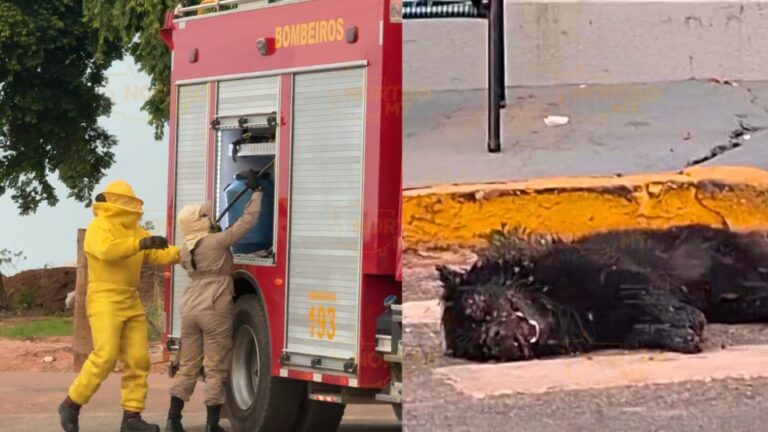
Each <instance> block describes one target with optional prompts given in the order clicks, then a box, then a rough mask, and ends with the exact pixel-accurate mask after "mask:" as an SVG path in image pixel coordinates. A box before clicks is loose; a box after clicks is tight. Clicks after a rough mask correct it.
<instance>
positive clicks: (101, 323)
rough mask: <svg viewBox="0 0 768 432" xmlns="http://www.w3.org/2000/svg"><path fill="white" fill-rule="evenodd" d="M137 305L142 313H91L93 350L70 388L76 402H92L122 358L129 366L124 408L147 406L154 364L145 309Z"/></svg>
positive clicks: (124, 380)
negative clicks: (150, 354) (150, 377)
mask: <svg viewBox="0 0 768 432" xmlns="http://www.w3.org/2000/svg"><path fill="white" fill-rule="evenodd" d="M137 301H138V299H137ZM137 306H138V307H136V308H131V309H134V310H135V312H138V313H135V312H134V313H132V314H130V313H128V314H126V313H125V312H126V311H125V309H123V308H120V309H121V310H120V312H122V313H109V312H107V311H104V310H99V312H97V313H95V314H93V315H90V314H89V317H88V322H89V323H90V325H91V333H92V335H93V352H91V354H90V355H89V356H88V360H86V362H85V364H84V365H83V369H82V370H81V371H80V375H79V376H78V377H77V379H76V380H75V382H74V383H73V384H72V386H71V387H70V389H69V398H70V399H72V401H73V402H75V403H77V404H80V405H85V404H86V403H88V401H89V400H90V399H91V397H92V396H93V394H94V393H96V391H97V390H98V389H99V386H100V385H101V383H102V382H103V381H104V380H105V379H106V378H107V377H108V376H109V373H110V372H112V370H113V369H114V368H115V363H116V362H117V360H118V359H120V360H121V361H122V362H123V363H124V366H125V372H124V373H123V378H122V395H121V396H122V397H121V403H122V406H123V409H125V410H126V411H134V412H141V411H143V410H144V401H145V400H146V398H147V375H148V374H149V367H150V359H149V341H148V336H147V320H146V317H145V315H144V310H143V308H142V307H141V303H140V302H139V303H138V305H137ZM115 312H117V311H115Z"/></svg>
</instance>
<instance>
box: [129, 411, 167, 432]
mask: <svg viewBox="0 0 768 432" xmlns="http://www.w3.org/2000/svg"><path fill="white" fill-rule="evenodd" d="M120 432H160V426H158V425H156V424H151V423H147V422H145V421H144V419H142V418H141V414H140V413H137V412H130V411H125V412H123V423H122V424H121V425H120Z"/></svg>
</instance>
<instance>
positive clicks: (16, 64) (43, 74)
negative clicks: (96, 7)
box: [0, 0, 122, 215]
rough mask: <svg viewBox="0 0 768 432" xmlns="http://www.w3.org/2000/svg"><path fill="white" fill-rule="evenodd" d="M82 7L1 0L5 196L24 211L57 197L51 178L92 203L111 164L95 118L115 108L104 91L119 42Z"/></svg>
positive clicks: (76, 2)
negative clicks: (108, 36) (103, 35)
mask: <svg viewBox="0 0 768 432" xmlns="http://www.w3.org/2000/svg"><path fill="white" fill-rule="evenodd" d="M83 12H84V11H83V2H82V0H57V1H40V0H32V1H30V0H0V195H5V194H6V193H10V196H11V199H13V201H14V202H15V204H16V205H17V207H18V209H19V211H20V212H21V214H22V215H26V214H30V213H32V212H34V211H36V210H37V208H38V207H39V206H40V204H41V203H46V204H48V205H51V206H53V205H55V204H56V203H57V202H58V197H57V195H56V192H55V190H54V187H53V186H52V185H51V179H52V178H53V177H54V176H57V177H58V179H59V180H61V182H62V183H63V184H64V185H65V186H66V187H67V189H69V197H71V198H74V199H75V200H77V201H80V202H88V201H89V200H90V196H91V194H92V192H93V189H94V187H95V186H96V184H98V183H99V181H100V180H101V179H102V178H103V176H104V172H105V171H106V170H107V169H108V168H109V167H111V166H112V164H113V162H114V154H113V152H112V148H113V147H114V146H115V144H116V140H115V138H114V136H112V135H110V134H109V133H108V132H107V131H106V130H104V129H103V128H102V127H100V126H99V125H98V118H99V117H101V116H107V115H109V114H110V111H111V108H112V103H111V101H110V100H109V98H108V97H107V96H106V95H104V94H103V93H102V91H101V90H102V89H103V86H104V84H105V82H106V77H105V72H106V70H107V69H108V68H109V67H110V65H111V64H112V63H113V61H115V60H116V59H119V58H120V57H121V56H122V47H121V46H120V45H119V44H116V43H114V42H113V41H109V40H102V41H101V42H102V43H99V42H100V38H99V32H98V31H97V30H96V29H95V28H94V27H93V26H92V25H90V24H88V23H86V22H85V21H84V20H83Z"/></svg>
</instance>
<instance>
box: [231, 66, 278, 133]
mask: <svg viewBox="0 0 768 432" xmlns="http://www.w3.org/2000/svg"><path fill="white" fill-rule="evenodd" d="M279 83H280V81H279V77H277V76H271V77H263V78H249V79H240V80H233V81H222V82H221V83H219V103H218V108H217V110H218V112H217V113H216V115H217V116H218V117H219V118H223V119H222V120H223V122H222V126H231V125H235V124H237V118H238V117H248V118H249V120H251V121H252V122H256V121H258V120H263V119H262V117H264V116H263V114H267V113H271V112H274V111H277V107H278V104H279V100H278V97H279ZM249 114H250V115H253V114H260V115H259V116H249ZM251 117H252V118H251ZM264 118H265V117H264Z"/></svg>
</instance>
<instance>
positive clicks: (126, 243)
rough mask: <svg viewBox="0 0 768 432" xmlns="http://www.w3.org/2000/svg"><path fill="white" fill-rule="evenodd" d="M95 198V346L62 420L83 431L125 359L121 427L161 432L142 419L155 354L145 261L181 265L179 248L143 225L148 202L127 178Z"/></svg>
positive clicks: (88, 241) (91, 233)
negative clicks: (95, 399) (88, 407)
mask: <svg viewBox="0 0 768 432" xmlns="http://www.w3.org/2000/svg"><path fill="white" fill-rule="evenodd" d="M95 201H96V202H95V203H94V205H93V214H94V216H95V218H94V219H93V221H92V222H91V224H90V226H89V227H88V230H87V231H86V233H85V247H84V248H85V253H86V257H87V259H88V293H87V296H86V304H85V306H86V312H87V314H88V322H89V323H90V326H91V333H92V336H93V352H91V354H90V355H89V356H88V360H86V362H85V364H84V365H83V369H82V371H81V372H80V375H79V376H78V377H77V379H76V380H75V382H74V383H73V384H72V386H71V387H70V388H69V395H68V396H67V398H66V399H65V400H64V402H62V403H61V405H60V406H59V415H60V417H61V426H62V428H63V429H64V430H65V431H66V432H78V430H79V426H78V417H79V414H80V407H82V406H83V405H85V404H87V403H88V401H89V400H90V399H91V397H92V396H93V394H94V393H96V391H97V390H98V388H99V386H100V385H101V383H102V382H103V381H104V380H105V379H106V378H107V376H108V375H109V373H110V372H111V371H112V370H113V369H114V367H115V363H116V362H117V360H118V359H120V360H121V361H122V362H123V363H124V365H125V372H124V374H123V377H122V406H123V409H124V414H123V421H122V425H121V428H120V430H121V432H159V430H160V429H159V427H158V426H157V425H152V424H148V423H146V422H145V421H144V420H143V419H142V418H141V412H142V411H143V410H144V401H145V399H146V397H147V374H148V373H149V367H150V359H149V342H148V335H147V320H146V316H145V313H144V306H143V305H142V303H141V299H140V298H139V290H138V287H139V283H140V279H141V267H142V265H144V264H151V265H173V264H176V263H178V262H179V249H178V248H176V247H174V246H169V245H168V241H167V240H166V239H165V238H164V237H160V236H151V235H150V234H149V233H148V232H146V231H145V230H143V229H142V228H141V227H139V220H140V219H141V216H142V215H143V214H144V213H143V209H142V206H143V204H144V203H143V202H142V201H141V200H140V199H138V198H137V197H136V195H135V194H134V192H133V189H132V188H131V186H130V185H128V184H127V183H125V182H123V181H116V182H113V183H111V184H109V185H108V186H107V187H106V189H105V190H104V192H103V193H101V194H99V195H98V196H97V197H96V200H95Z"/></svg>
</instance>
